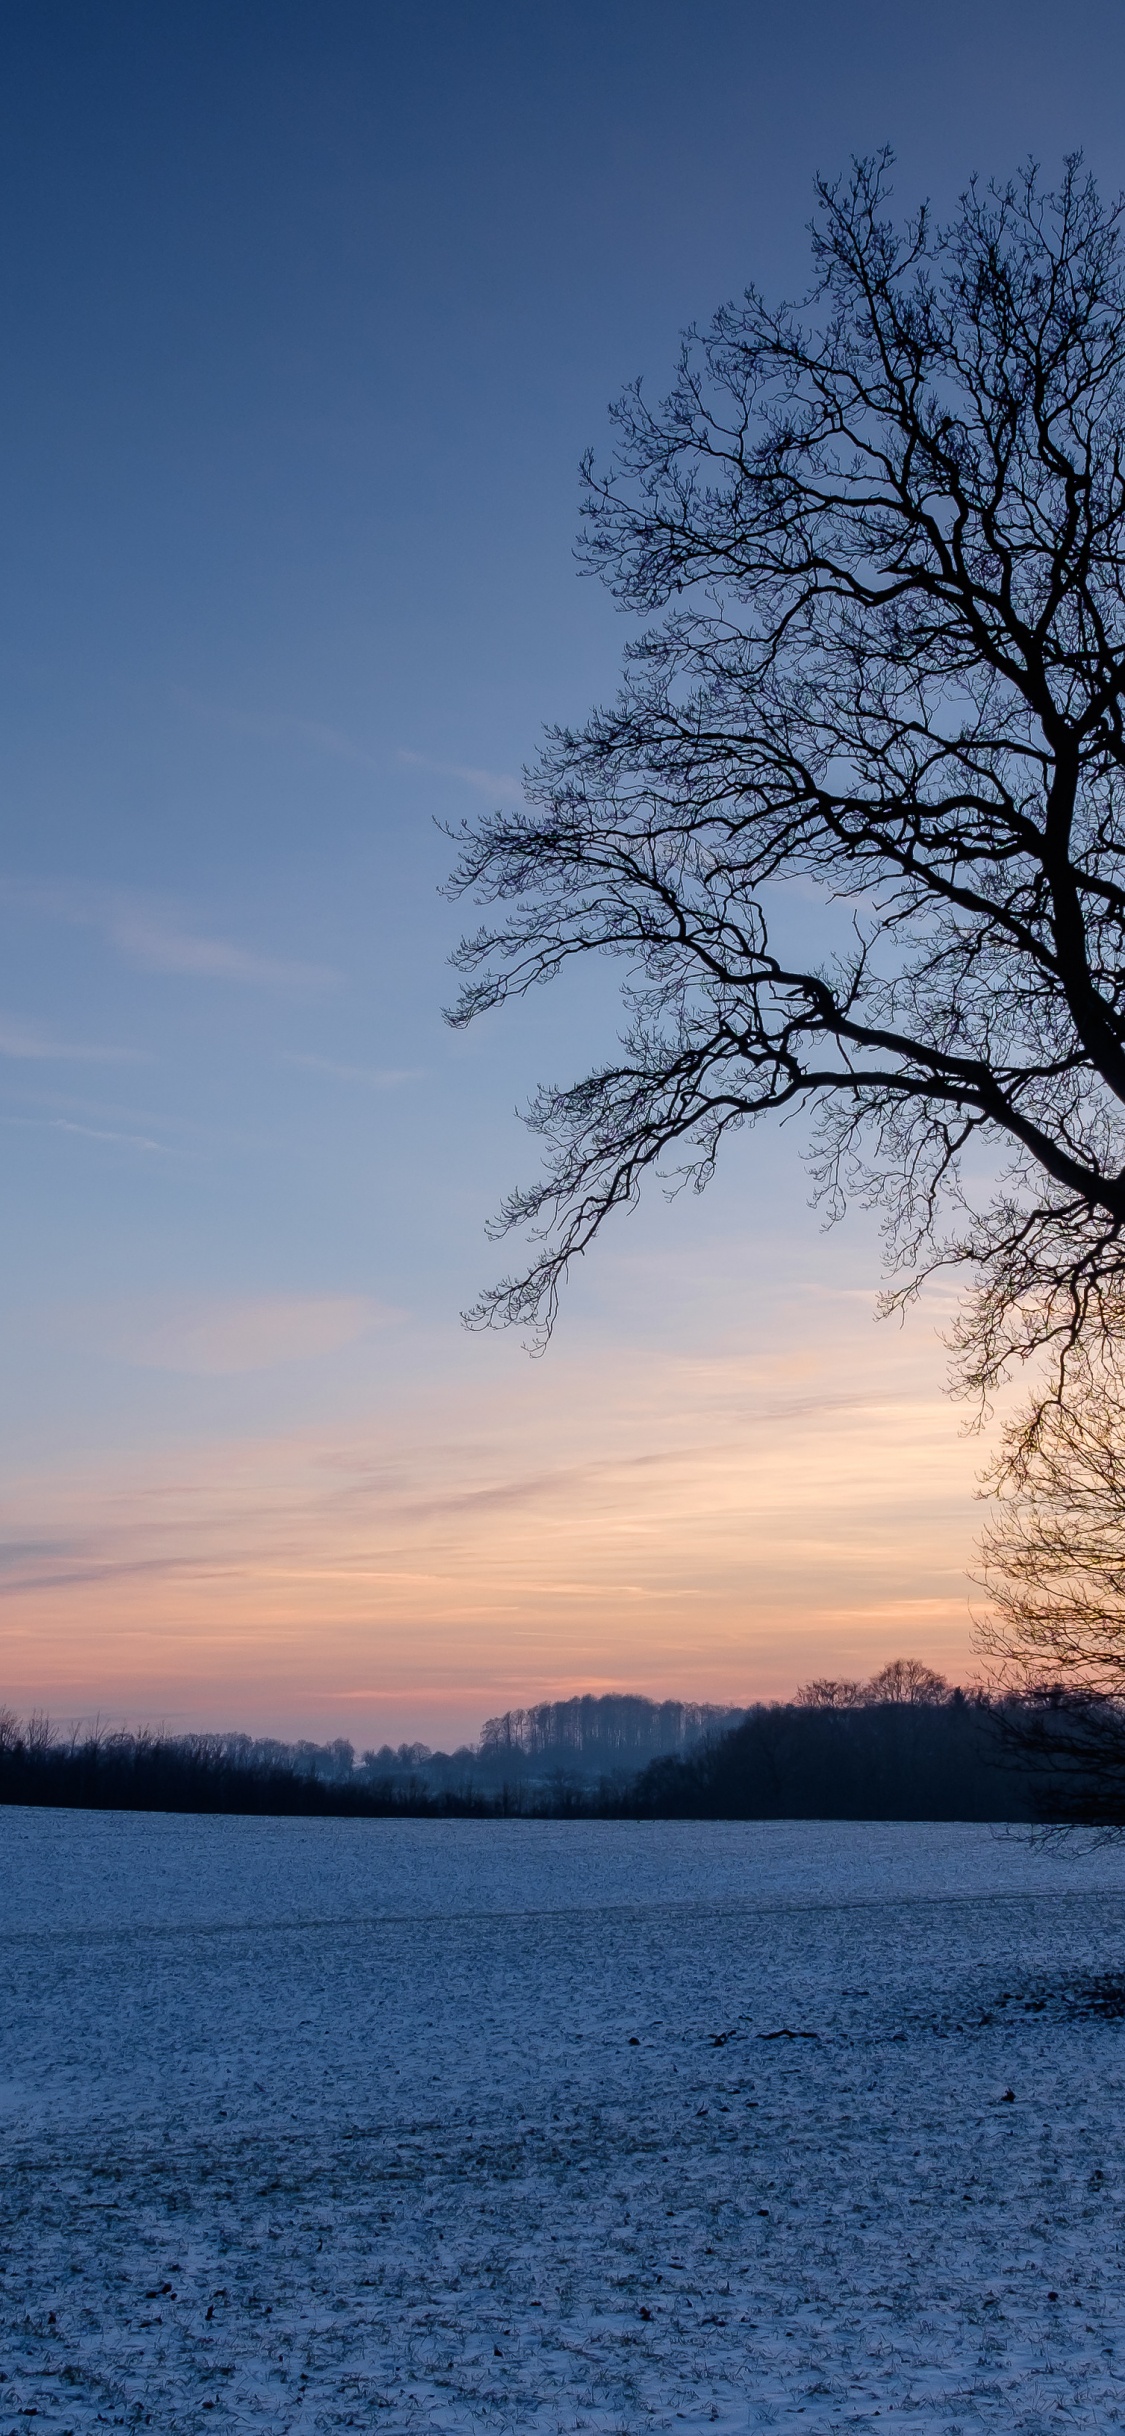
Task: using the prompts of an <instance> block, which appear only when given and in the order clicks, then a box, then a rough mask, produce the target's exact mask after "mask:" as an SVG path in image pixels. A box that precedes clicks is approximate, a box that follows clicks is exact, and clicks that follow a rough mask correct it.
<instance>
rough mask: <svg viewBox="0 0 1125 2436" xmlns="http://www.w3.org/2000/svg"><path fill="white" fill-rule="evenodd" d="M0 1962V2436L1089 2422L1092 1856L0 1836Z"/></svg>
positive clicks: (748, 1842)
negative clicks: (30, 2431) (127, 2430)
mask: <svg viewBox="0 0 1125 2436" xmlns="http://www.w3.org/2000/svg"><path fill="white" fill-rule="evenodd" d="M0 1928H2V1937H0V1958H2V1959H0V1969H2V1973H3V1997H2V2011H0V2143H2V2146H0V2242H2V2245H3V2247H2V2256H0V2267H2V2276H0V2362H2V2368H3V2382H0V2436H9V2431H10V2430H19V2431H21V2436H22V2431H23V2430H24V2429H25V2428H27V2426H28V2425H29V2421H30V2420H31V2419H32V2418H36V2419H37V2420H38V2424H39V2425H40V2426H42V2427H44V2428H46V2429H50V2430H53V2431H60V2432H61V2431H63V2430H66V2429H70V2430H73V2431H75V2436H77V2431H79V2430H83V2431H85V2430H87V2429H93V2428H103V2427H120V2426H126V2427H131V2426H133V2425H150V2426H152V2427H153V2428H155V2429H158V2430H160V2431H161V2436H179V2431H182V2430H188V2429H191V2430H205V2429H215V2430H217V2429H222V2428H227V2429H238V2430H243V2429H245V2430H250V2429H254V2430H259V2429H262V2430H266V2429H269V2430H285V2431H293V2432H294V2436H297V2432H298V2431H300V2432H301V2436H304V2432H305V2431H308V2432H309V2436H311V2432H312V2431H314V2430H321V2429H335V2428H345V2427H357V2428H364V2429H375V2430H386V2431H390V2432H393V2431H398V2430H412V2431H413V2430H418V2431H422V2430H427V2431H428V2430H438V2429H443V2430H450V2431H453V2430H457V2431H461V2430H466V2431H468V2430H473V2431H475V2430H478V2429H479V2430H492V2429H497V2430H499V2429H510V2430H513V2431H518V2432H519V2436H524V2431H528V2432H531V2431H539V2430H550V2431H552V2432H553V2431H555V2430H557V2429H567V2430H569V2429H572V2428H581V2427H585V2428H589V2429H596V2430H602V2431H605V2432H606V2436H611V2432H615V2431H627V2430H634V2429H642V2428H665V2427H666V2428H670V2429H679V2428H693V2427H695V2428H698V2427H701V2426H703V2427H717V2428H720V2429H727V2430H731V2429H771V2430H788V2431H791V2432H793V2436H796V2431H797V2430H798V2429H800V2430H801V2431H804V2432H805V2436H813V2432H814V2431H820V2432H824V2436H827V2431H829V2430H837V2429H855V2428H860V2429H871V2430H874V2429H875V2428H876V2427H878V2430H879V2431H880V2436H885V2431H887V2430H890V2429H909V2430H911V2431H912V2432H914V2436H930V2432H931V2431H933V2432H936V2431H938V2430H941V2431H947V2432H950V2436H951V2432H952V2431H954V2430H961V2431H963V2432H964V2436H969V2432H970V2431H977V2430H985V2429H986V2430H989V2431H1000V2430H1004V2431H1006V2432H1007V2431H1025V2430H1033V2429H1034V2430H1038V2429H1044V2430H1045V2429H1048V2428H1049V2429H1051V2430H1052V2431H1054V2430H1059V2429H1066V2428H1067V2427H1071V2428H1077V2429H1081V2430H1083V2431H1087V2430H1098V2429H1107V2430H1109V2429H1119V2428H1122V2427H1123V2426H1125V2323H1123V2316H1122V2308H1123V2302H1125V2252H1123V2248H1122V2242H1123V2229H1125V2159H1123V2156H1122V2140H1123V2112H1122V2095H1123V2091H1125V2019H1119V2018H1116V2017H1115V2015H1114V2011H1113V2007H1114V2005H1115V2004H1116V2003H1118V2002H1120V2004H1121V2005H1122V2007H1123V2008H1125V1852H1123V1853H1096V1852H1095V1853H1086V1854H1085V1855H1083V1854H1081V1853H1075V1852H1070V1853H1058V1852H1042V1851H1035V1850H1032V1849H1031V1848H1029V1846H1028V1845H1027V1844H1026V1843H1024V1842H1022V1841H1020V1840H1017V1839H1014V1838H1010V1837H1006V1836H1004V1835H1003V1834H998V1833H997V1832H995V1831H993V1830H989V1829H987V1828H976V1827H878V1826H843V1827H836V1826H823V1825H816V1826H790V1825H782V1826H777V1825H752V1826H684V1825H657V1826H652V1825H645V1826H632V1825H627V1824H623V1823H622V1824H605V1825H601V1824H599V1825H578V1824H575V1825H570V1824H560V1825H543V1824H532V1823H529V1822H515V1821H512V1822H489V1823H479V1822H464V1823H462V1822H441V1823H432V1822H410V1823H398V1822H391V1821H358V1822H351V1821H348V1822H339V1821H290V1820H269V1821H264V1822H263V1821H251V1820H240V1819H225V1820H187V1819H173V1818H142V1817H136V1816H112V1817H98V1816H95V1815H90V1814H82V1813H80V1812H49V1811H46V1812H40V1813H35V1812H32V1811H13V1810H7V1811H0ZM1119 1973H1120V1974H1122V1977H1121V1984H1120V1993H1119V1991H1118V1990H1117V1989H1115V1988H1114V1986H1113V1985H1112V1984H1111V1983H1112V1980H1113V1977H1114V1975H1116V1974H1119ZM1107 1982H1109V1983H1110V1984H1107ZM788 2033H793V2034H795V2035H782V2034H788ZM1007 2093H1013V2094H1007Z"/></svg>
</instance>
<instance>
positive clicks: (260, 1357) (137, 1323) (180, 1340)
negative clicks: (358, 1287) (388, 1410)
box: [78, 1294, 394, 1378]
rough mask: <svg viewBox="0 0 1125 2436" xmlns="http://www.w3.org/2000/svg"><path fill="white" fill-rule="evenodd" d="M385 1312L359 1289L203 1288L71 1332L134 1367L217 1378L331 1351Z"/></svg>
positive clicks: (97, 1318)
mask: <svg viewBox="0 0 1125 2436" xmlns="http://www.w3.org/2000/svg"><path fill="white" fill-rule="evenodd" d="M393 1316H394V1314H393V1313H392V1312H390V1311H389V1310H388V1309H387V1307H386V1306H385V1305H383V1304H381V1303H378V1302H375V1301H374V1300H373V1299H372V1297H371V1296H370V1295H365V1294H319V1295H251V1296H234V1297H231V1296H222V1297H210V1296H207V1297H189V1298H186V1299H184V1300H181V1301H176V1302H172V1303H165V1304H162V1305H155V1306H154V1305H151V1304H150V1305H147V1306H144V1305H142V1306H140V1307H136V1306H133V1307H129V1308H125V1309H118V1310H110V1311H108V1312H106V1311H103V1312H101V1313H96V1314H94V1315H93V1317H92V1319H91V1318H90V1317H89V1316H88V1317H87V1320H86V1324H85V1328H83V1325H82V1323H81V1321H80V1322H79V1326H78V1333H79V1334H80V1335H81V1334H83V1333H84V1334H86V1335H87V1336H88V1337H92V1338H93V1340H94V1341H95V1342H98V1343H99V1345H100V1349H101V1350H102V1351H105V1352H109V1353H112V1354H115V1355H116V1356H117V1357H118V1358H119V1359H120V1360H123V1361H126V1362H129V1363H130V1364H132V1365H134V1366H135V1367H136V1368H138V1369H142V1370H169V1371H182V1372H185V1373H188V1374H194V1375H195V1376H196V1377H204V1378H223V1377H233V1376H237V1375H238V1374H240V1373H243V1372H249V1371H257V1370H272V1369H275V1368H276V1367H277V1366H278V1365H279V1364H281V1363H286V1362H309V1361H316V1360H318V1359H320V1358H321V1357H323V1356H324V1355H326V1354H332V1353H339V1352H341V1351H342V1350H343V1348H344V1347H345V1346H347V1345H353V1344H356V1343H358V1341H359V1339H360V1338H361V1337H364V1336H367V1335H369V1334H370V1332H371V1330H372V1329H373V1328H376V1327H378V1326H380V1325H385V1324H386V1322H387V1321H388V1320H389V1319H391V1318H392V1317H393Z"/></svg>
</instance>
